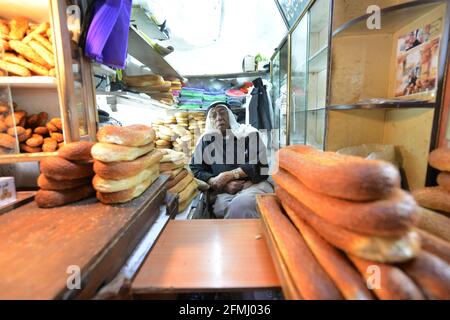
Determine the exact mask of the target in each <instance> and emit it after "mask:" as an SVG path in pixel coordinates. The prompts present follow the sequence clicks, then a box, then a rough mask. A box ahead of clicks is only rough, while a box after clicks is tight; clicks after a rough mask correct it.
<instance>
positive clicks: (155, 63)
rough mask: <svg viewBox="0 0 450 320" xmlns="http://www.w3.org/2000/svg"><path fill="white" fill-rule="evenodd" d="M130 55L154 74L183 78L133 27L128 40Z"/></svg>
mask: <svg viewBox="0 0 450 320" xmlns="http://www.w3.org/2000/svg"><path fill="white" fill-rule="evenodd" d="M128 53H129V54H130V55H131V56H133V57H134V58H135V59H136V60H138V61H139V62H141V63H143V64H144V65H146V66H147V67H149V68H150V69H151V70H152V71H153V72H154V73H157V74H160V75H162V76H165V77H176V78H180V79H182V78H183V77H182V76H181V75H180V74H179V73H178V72H177V71H176V70H175V69H174V68H173V67H172V66H171V65H170V64H169V63H168V62H167V61H166V60H165V59H164V58H163V57H162V56H161V55H160V54H159V53H158V52H157V51H156V50H155V49H154V48H153V46H152V44H151V43H150V42H149V41H148V40H146V39H145V38H144V37H143V36H142V35H141V34H140V31H139V30H137V29H136V28H135V27H134V26H132V25H131V26H130V35H129V40H128Z"/></svg>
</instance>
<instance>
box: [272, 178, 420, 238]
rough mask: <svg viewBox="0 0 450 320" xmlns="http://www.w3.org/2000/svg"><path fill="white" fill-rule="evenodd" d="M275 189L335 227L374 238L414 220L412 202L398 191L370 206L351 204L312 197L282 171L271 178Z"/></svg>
mask: <svg viewBox="0 0 450 320" xmlns="http://www.w3.org/2000/svg"><path fill="white" fill-rule="evenodd" d="M273 179H274V180H275V182H276V183H277V185H278V186H280V187H281V188H283V189H284V190H287V191H289V193H290V194H291V195H293V196H294V197H295V198H296V199H297V200H298V201H300V202H302V203H303V204H304V205H305V206H306V207H308V208H309V209H311V210H312V211H313V212H314V213H315V214H317V215H319V216H320V217H322V218H323V219H325V220H327V221H328V222H330V223H333V224H335V225H338V226H341V227H344V228H347V229H350V230H353V231H356V232H359V233H363V234H368V235H376V236H397V235H402V234H404V233H405V232H406V231H408V229H409V227H411V226H412V225H414V224H415V223H416V222H417V219H418V214H417V211H418V207H417V205H416V203H415V201H414V199H413V198H412V197H411V196H410V195H409V194H407V193H406V192H404V191H402V190H399V189H397V190H395V191H394V192H393V193H392V194H391V195H390V196H389V198H386V199H383V200H378V201H374V202H353V201H348V200H341V199H336V198H332V197H328V196H324V195H322V194H319V193H316V192H314V191H312V190H310V189H308V188H307V187H305V185H303V184H302V183H301V182H300V181H299V180H297V179H296V178H295V177H294V176H293V175H291V174H289V173H288V172H287V171H284V170H282V169H280V170H278V172H277V173H276V174H274V175H273Z"/></svg>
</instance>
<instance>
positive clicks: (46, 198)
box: [35, 185, 95, 208]
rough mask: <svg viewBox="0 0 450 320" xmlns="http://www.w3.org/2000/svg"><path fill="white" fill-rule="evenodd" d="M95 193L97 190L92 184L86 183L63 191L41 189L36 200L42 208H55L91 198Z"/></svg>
mask: <svg viewBox="0 0 450 320" xmlns="http://www.w3.org/2000/svg"><path fill="white" fill-rule="evenodd" d="M94 194H95V190H94V189H93V188H92V186H91V185H84V186H81V187H77V188H74V189H70V190H63V191H48V190H39V191H38V192H37V193H36V196H35V200H36V203H37V205H38V206H39V207H40V208H53V207H59V206H63V205H65V204H69V203H72V202H76V201H80V200H82V199H86V198H90V197H91V196H93V195H94Z"/></svg>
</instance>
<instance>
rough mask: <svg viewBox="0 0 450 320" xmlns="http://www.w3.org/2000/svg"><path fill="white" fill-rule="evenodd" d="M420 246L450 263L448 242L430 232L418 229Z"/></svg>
mask: <svg viewBox="0 0 450 320" xmlns="http://www.w3.org/2000/svg"><path fill="white" fill-rule="evenodd" d="M417 232H418V233H419V235H420V240H421V243H422V248H423V249H425V250H426V251H428V252H430V253H432V254H434V255H436V256H438V257H439V258H441V259H442V260H444V261H445V262H447V263H450V242H447V241H445V240H443V239H441V238H439V237H437V236H435V235H433V234H431V233H428V232H426V231H423V230H420V229H418V230H417Z"/></svg>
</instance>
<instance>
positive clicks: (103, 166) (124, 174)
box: [94, 150, 162, 180]
mask: <svg viewBox="0 0 450 320" xmlns="http://www.w3.org/2000/svg"><path fill="white" fill-rule="evenodd" d="M161 158H162V154H161V153H160V152H159V151H158V150H153V151H151V152H149V153H148V154H146V155H144V156H142V157H139V158H137V159H136V160H133V161H119V162H109V163H104V162H101V161H95V163H94V171H95V173H96V174H97V175H98V176H99V177H101V178H103V179H111V180H120V179H126V178H129V177H132V176H135V175H137V174H138V173H139V172H141V171H142V170H144V169H146V168H148V167H150V166H152V165H154V164H159V161H160V160H161Z"/></svg>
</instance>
